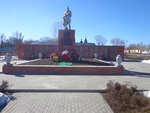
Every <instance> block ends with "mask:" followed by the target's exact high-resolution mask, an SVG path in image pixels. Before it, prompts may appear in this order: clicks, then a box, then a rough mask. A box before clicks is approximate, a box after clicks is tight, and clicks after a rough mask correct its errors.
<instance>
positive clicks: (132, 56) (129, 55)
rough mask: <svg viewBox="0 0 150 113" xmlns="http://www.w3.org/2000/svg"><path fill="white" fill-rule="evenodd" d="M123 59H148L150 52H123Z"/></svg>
mask: <svg viewBox="0 0 150 113" xmlns="http://www.w3.org/2000/svg"><path fill="white" fill-rule="evenodd" d="M124 58H125V59H131V60H138V61H139V60H148V59H150V54H133V53H125V56H124Z"/></svg>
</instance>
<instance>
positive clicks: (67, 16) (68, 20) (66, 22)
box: [62, 7, 72, 29]
mask: <svg viewBox="0 0 150 113" xmlns="http://www.w3.org/2000/svg"><path fill="white" fill-rule="evenodd" d="M71 16H72V12H71V11H70V10H69V7H67V9H66V11H65V14H64V17H63V20H62V23H63V25H64V27H65V29H68V27H67V25H69V29H71V25H70V24H71Z"/></svg>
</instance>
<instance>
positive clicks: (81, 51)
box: [80, 46, 83, 57]
mask: <svg viewBox="0 0 150 113" xmlns="http://www.w3.org/2000/svg"><path fill="white" fill-rule="evenodd" d="M80 56H81V57H83V47H82V46H81V47H80Z"/></svg>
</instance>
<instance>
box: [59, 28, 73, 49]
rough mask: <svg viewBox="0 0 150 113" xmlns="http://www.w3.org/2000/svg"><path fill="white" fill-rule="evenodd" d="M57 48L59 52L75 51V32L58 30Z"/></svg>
mask: <svg viewBox="0 0 150 113" xmlns="http://www.w3.org/2000/svg"><path fill="white" fill-rule="evenodd" d="M58 48H59V50H61V51H64V50H65V49H67V50H69V51H70V50H75V30H59V37H58Z"/></svg>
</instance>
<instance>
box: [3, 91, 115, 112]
mask: <svg viewBox="0 0 150 113" xmlns="http://www.w3.org/2000/svg"><path fill="white" fill-rule="evenodd" d="M13 96H14V97H16V100H13V101H10V102H9V103H8V105H7V106H6V107H5V108H4V109H3V111H2V113H113V112H112V110H111V109H110V107H109V106H108V104H107V103H106V102H105V100H104V99H103V97H102V95H101V94H100V93H71V92H70V93H68V92H61V93H53V92H52V93H48V92H47V93H15V94H14V95H13Z"/></svg>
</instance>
